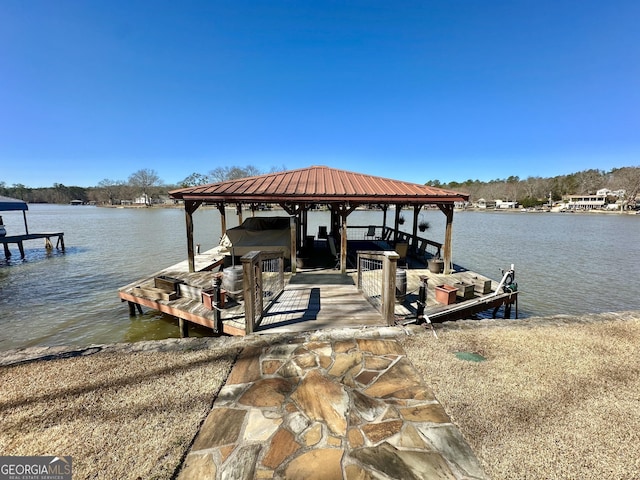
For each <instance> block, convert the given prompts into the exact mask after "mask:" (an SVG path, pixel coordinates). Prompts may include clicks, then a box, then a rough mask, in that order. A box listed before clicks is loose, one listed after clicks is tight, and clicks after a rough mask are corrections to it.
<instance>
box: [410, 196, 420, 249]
mask: <svg viewBox="0 0 640 480" xmlns="http://www.w3.org/2000/svg"><path fill="white" fill-rule="evenodd" d="M420 208H422V206H421V205H414V206H413V230H412V232H413V236H412V237H411V249H412V250H413V251H414V252H416V251H417V250H418V214H419V213H420Z"/></svg>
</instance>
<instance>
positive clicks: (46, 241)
mask: <svg viewBox="0 0 640 480" xmlns="http://www.w3.org/2000/svg"><path fill="white" fill-rule="evenodd" d="M44 248H45V250H53V243H51V239H50V238H49V237H45V239H44Z"/></svg>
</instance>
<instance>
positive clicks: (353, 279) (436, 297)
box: [118, 247, 517, 336]
mask: <svg viewBox="0 0 640 480" xmlns="http://www.w3.org/2000/svg"><path fill="white" fill-rule="evenodd" d="M227 253H228V252H227V251H226V249H225V248H223V247H216V248H214V249H212V250H209V251H207V252H204V253H203V254H198V255H196V256H195V266H196V271H195V272H189V265H188V262H186V261H183V262H180V263H178V264H176V265H173V266H171V267H169V268H166V269H163V270H161V271H159V272H156V273H154V274H153V275H150V276H148V277H145V278H143V279H140V280H138V281H135V282H133V283H130V284H129V285H126V286H124V287H122V288H120V289H119V292H118V295H119V297H120V299H121V300H122V301H123V302H124V301H126V302H128V305H129V314H130V315H132V316H134V315H136V312H138V313H142V307H143V306H144V307H147V308H150V309H153V310H157V311H159V312H163V313H165V314H167V315H170V316H173V317H175V318H176V319H177V321H178V323H179V325H180V331H181V334H182V335H183V336H188V325H189V323H193V324H198V325H201V326H204V327H207V328H211V329H212V332H213V333H215V334H225V335H247V334H249V333H254V332H255V333H262V332H283V331H287V332H300V331H308V330H316V329H322V328H335V327H361V326H373V325H378V326H380V325H388V324H407V323H411V322H416V323H426V322H427V321H429V322H442V321H446V320H453V319H460V318H471V317H472V316H473V315H476V314H478V313H480V312H485V311H492V314H493V315H494V316H495V315H496V314H497V311H498V309H499V308H501V307H502V308H503V312H504V313H503V315H504V316H505V317H508V316H510V314H511V306H512V305H515V306H516V309H515V313H516V318H517V291H516V292H512V291H509V290H506V291H505V290H504V289H503V287H502V286H501V285H500V282H496V281H494V280H491V279H489V278H487V277H484V276H482V275H480V274H478V273H475V272H472V271H468V270H465V269H456V270H454V271H453V272H452V273H448V274H443V273H433V272H431V271H430V270H429V269H428V268H424V267H422V268H415V267H416V265H418V264H417V263H416V262H415V261H414V262H412V263H411V264H410V265H407V266H409V267H411V268H405V269H398V274H402V275H403V276H405V277H406V282H405V281H404V279H400V281H399V282H398V284H396V285H395V286H394V289H395V291H396V295H395V298H394V299H393V300H392V304H393V313H392V319H389V318H386V317H385V314H384V312H383V311H381V308H380V303H381V302H380V297H379V296H378V295H373V296H371V295H368V294H367V293H366V288H363V286H362V282H363V280H362V278H363V277H366V276H367V273H366V272H365V273H363V272H362V271H360V272H359V271H358V269H351V270H350V271H349V272H347V274H346V275H345V274H341V273H339V272H338V271H336V270H335V269H334V268H332V267H329V268H326V267H320V268H308V269H305V268H298V269H297V273H295V274H292V273H291V272H286V273H284V272H283V273H282V278H283V284H282V287H281V288H280V289H279V290H277V289H278V287H272V286H267V283H269V281H270V280H268V279H267V280H264V279H261V280H259V281H256V280H255V279H243V281H244V282H245V286H244V289H243V291H249V290H254V284H255V287H256V289H257V284H261V291H262V292H263V294H262V295H260V299H261V300H260V302H261V303H262V300H264V305H263V306H262V307H260V308H259V311H258V312H255V311H254V310H255V308H254V307H252V305H253V304H254V303H256V302H255V301H249V302H247V301H246V298H241V296H237V297H236V298H234V297H233V296H231V295H226V296H224V300H222V302H220V299H218V300H216V299H215V298H214V299H213V300H212V299H211V295H212V286H213V285H214V283H215V281H216V279H217V278H220V277H221V273H220V271H221V270H222V271H223V272H224V270H226V269H228V268H229V266H227V268H226V269H225V268H224V266H225V264H227V265H229V257H228V256H227V255H226V254H227ZM387 253H388V252H387ZM256 254H257V256H258V257H259V252H256ZM318 254H319V255H320V254H321V251H320V252H318ZM272 256H273V255H272ZM225 258H226V260H225ZM243 260H245V261H246V258H244V257H243ZM236 268H237V267H236ZM222 275H224V274H222ZM266 275H269V274H268V273H266ZM271 275H272V277H273V276H276V277H277V272H275V273H274V272H272V273H271ZM359 275H360V280H359ZM397 276H398V275H396V277H397ZM365 281H366V280H365ZM247 282H253V283H250V285H247ZM359 283H360V286H359ZM421 288H422V289H423V290H422V291H421ZM439 289H440V290H446V294H447V297H446V299H445V300H443V299H442V298H441V295H440V293H438V292H437V290H439ZM452 292H453V293H452ZM245 295H246V294H245ZM443 302H446V303H443ZM249 311H251V312H252V313H249ZM251 318H254V319H256V320H255V321H254V322H252V321H251Z"/></svg>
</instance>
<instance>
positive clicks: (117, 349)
mask: <svg viewBox="0 0 640 480" xmlns="http://www.w3.org/2000/svg"><path fill="white" fill-rule="evenodd" d="M625 316H630V317H636V316H638V317H640V310H623V311H612V312H601V313H590V314H580V315H569V314H558V315H549V316H537V317H527V318H522V319H501V318H487V319H478V320H475V319H467V320H464V319H463V320H451V321H447V322H442V323H434V324H432V325H433V328H434V330H435V331H436V332H440V331H458V330H474V329H490V328H522V327H526V328H536V327H557V326H561V325H571V324H591V323H597V322H604V321H610V320H620V319H621V318H622V317H625ZM368 329H399V330H398V331H399V332H400V330H401V329H407V330H406V331H407V332H410V331H412V329H414V330H415V329H417V330H418V331H422V330H423V329H424V327H418V326H416V325H412V324H409V325H406V326H404V327H400V326H398V327H359V328H358V327H354V328H352V330H354V331H357V330H368ZM332 330H335V329H331V328H329V329H326V331H327V332H330V331H332ZM339 330H341V329H339ZM323 331H325V330H317V332H323ZM288 335H292V334H290V333H268V332H267V333H264V334H253V335H247V336H226V335H225V336H217V337H213V336H212V337H187V338H166V339H161V340H140V341H137V342H117V343H103V344H91V345H84V346H83V345H58V346H47V345H41V346H33V347H23V348H14V349H10V350H5V351H0V368H3V367H9V366H12V365H22V364H26V363H33V362H38V361H51V360H62V359H66V358H76V357H87V356H91V355H95V354H99V353H119V354H125V353H136V352H170V351H181V350H185V349H202V348H212V347H213V346H216V347H219V346H225V347H232V348H237V347H239V346H243V345H246V344H249V343H251V342H254V341H256V340H257V339H261V338H270V337H273V338H280V337H285V336H288Z"/></svg>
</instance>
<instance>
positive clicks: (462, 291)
mask: <svg viewBox="0 0 640 480" xmlns="http://www.w3.org/2000/svg"><path fill="white" fill-rule="evenodd" d="M453 286H454V287H456V288H457V289H458V293H457V295H458V297H459V298H462V299H463V300H470V299H472V298H473V296H474V290H475V285H474V284H473V283H464V282H459V283H454V284H453Z"/></svg>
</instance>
